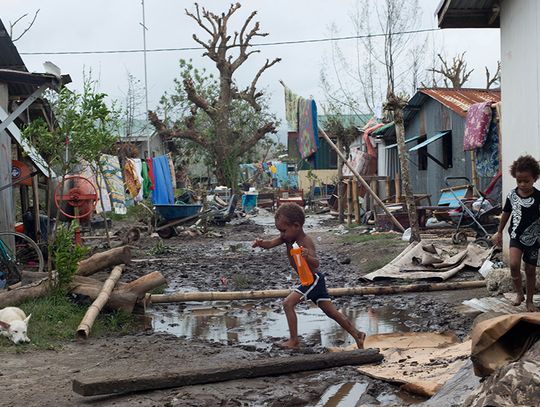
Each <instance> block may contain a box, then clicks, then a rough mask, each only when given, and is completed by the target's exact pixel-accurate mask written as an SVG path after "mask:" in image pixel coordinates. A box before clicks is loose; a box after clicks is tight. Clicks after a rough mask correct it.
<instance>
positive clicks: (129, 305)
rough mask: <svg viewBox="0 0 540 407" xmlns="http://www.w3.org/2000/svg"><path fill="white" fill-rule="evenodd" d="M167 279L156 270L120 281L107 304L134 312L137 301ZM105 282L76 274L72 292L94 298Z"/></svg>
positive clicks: (71, 285) (71, 287)
mask: <svg viewBox="0 0 540 407" xmlns="http://www.w3.org/2000/svg"><path fill="white" fill-rule="evenodd" d="M166 282H167V280H165V277H163V275H162V274H161V273H160V272H158V271H154V272H152V273H149V274H147V275H145V276H143V277H141V278H138V279H137V280H134V281H132V282H130V283H119V284H117V287H116V288H115V289H114V290H113V291H112V292H111V295H110V297H109V299H108V301H107V303H106V306H107V307H108V308H111V309H120V310H124V311H127V312H132V311H133V308H134V307H135V304H136V303H137V301H139V300H142V299H143V298H144V297H145V295H146V293H147V292H149V291H151V290H153V289H154V288H157V287H160V286H162V285H163V284H165V283H166ZM102 286H103V283H102V282H101V281H99V280H96V279H94V278H91V277H84V276H77V275H76V276H74V278H73V281H72V282H71V284H70V292H72V293H75V294H80V295H85V296H87V297H89V298H90V299H92V300H94V299H96V298H97V297H98V295H99V293H100V291H101V287H102Z"/></svg>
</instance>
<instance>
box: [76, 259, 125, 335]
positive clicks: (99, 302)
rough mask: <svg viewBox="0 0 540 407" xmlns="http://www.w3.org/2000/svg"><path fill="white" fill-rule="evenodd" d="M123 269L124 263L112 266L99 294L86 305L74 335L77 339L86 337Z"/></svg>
mask: <svg viewBox="0 0 540 407" xmlns="http://www.w3.org/2000/svg"><path fill="white" fill-rule="evenodd" d="M123 269H124V265H120V266H116V267H115V268H113V270H112V271H111V275H110V276H109V278H107V280H105V282H104V283H103V287H102V288H101V291H100V293H99V295H98V296H97V298H96V299H95V301H94V302H93V303H92V305H90V306H89V307H88V310H87V311H86V314H84V318H83V319H82V321H81V323H80V324H79V327H78V328H77V333H76V336H77V338H78V339H87V338H88V334H89V333H90V329H92V325H94V321H95V320H96V318H97V316H98V314H99V313H100V312H101V310H102V308H103V306H104V305H105V304H106V303H107V301H108V300H109V297H110V296H111V292H112V290H113V289H114V286H115V285H116V283H117V282H118V280H119V279H120V276H121V275H122V270H123Z"/></svg>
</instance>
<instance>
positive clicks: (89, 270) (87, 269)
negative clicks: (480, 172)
mask: <svg viewBox="0 0 540 407" xmlns="http://www.w3.org/2000/svg"><path fill="white" fill-rule="evenodd" d="M130 261H131V249H130V248H129V247H128V246H121V247H116V248H114V249H110V250H107V251H105V252H101V253H96V254H94V255H92V256H90V257H89V258H87V259H84V260H81V261H80V262H79V265H78V267H77V274H78V275H80V276H89V275H92V274H94V273H97V272H98V271H100V270H103V269H105V268H108V267H113V266H117V265H119V264H129V262H130Z"/></svg>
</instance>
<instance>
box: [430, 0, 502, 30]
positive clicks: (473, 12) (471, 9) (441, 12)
mask: <svg viewBox="0 0 540 407" xmlns="http://www.w3.org/2000/svg"><path fill="white" fill-rule="evenodd" d="M498 3H499V1H498V0H442V1H441V3H440V4H439V7H437V20H438V23H439V27H440V28H499V27H500V25H501V20H500V6H499V4H498Z"/></svg>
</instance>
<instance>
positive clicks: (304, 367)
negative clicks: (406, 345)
mask: <svg viewBox="0 0 540 407" xmlns="http://www.w3.org/2000/svg"><path fill="white" fill-rule="evenodd" d="M382 359H383V356H382V355H381V354H380V353H379V351H378V349H361V350H355V351H351V352H335V353H321V354H312V355H302V356H292V357H291V356H288V357H279V358H272V359H258V360H239V361H236V363H234V362H233V363H231V364H230V365H228V366H226V367H210V368H199V369H189V370H187V369H186V370H179V371H177V372H164V373H162V374H159V373H144V372H142V373H140V374H128V375H126V376H124V377H118V376H111V375H104V376H101V377H97V378H91V377H81V378H78V379H75V380H73V391H74V392H75V393H78V394H80V395H82V396H96V395H100V394H118V393H128V392H134V391H148V390H157V389H168V388H172V387H180V386H193V385H197V384H205V383H217V382H223V381H228V380H238V379H251V378H255V377H267V376H279V375H284V374H290V373H297V372H306V371H312V370H323V369H331V368H334V367H340V366H354V365H362V364H366V363H376V362H380V361H381V360H382Z"/></svg>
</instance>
